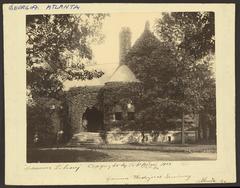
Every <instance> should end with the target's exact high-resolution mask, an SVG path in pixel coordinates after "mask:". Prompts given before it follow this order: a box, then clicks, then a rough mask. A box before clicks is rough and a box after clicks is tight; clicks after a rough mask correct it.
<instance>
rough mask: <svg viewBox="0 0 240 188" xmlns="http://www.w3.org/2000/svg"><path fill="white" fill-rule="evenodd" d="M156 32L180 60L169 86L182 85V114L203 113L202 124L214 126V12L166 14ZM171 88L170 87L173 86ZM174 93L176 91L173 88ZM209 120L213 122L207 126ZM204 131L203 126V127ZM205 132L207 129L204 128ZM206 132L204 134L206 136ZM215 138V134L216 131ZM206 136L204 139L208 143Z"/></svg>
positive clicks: (157, 23) (158, 23)
mask: <svg viewBox="0 0 240 188" xmlns="http://www.w3.org/2000/svg"><path fill="white" fill-rule="evenodd" d="M155 32H156V34H157V36H158V37H159V39H160V40H161V41H162V42H164V43H167V44H168V45H169V47H170V49H171V50H172V53H173V54H174V55H175V56H176V58H177V64H176V69H178V71H177V72H176V73H177V74H176V78H175V80H172V81H171V82H170V83H172V85H175V86H176V85H181V90H182V91H181V93H182V97H183V98H182V99H181V98H179V95H175V96H176V98H177V99H178V100H177V101H178V102H177V103H178V104H181V105H182V106H183V107H184V108H183V112H184V111H186V112H193V113H200V115H201V116H200V117H201V120H200V122H201V124H200V125H202V126H205V125H206V124H213V126H214V124H215V123H216V122H215V117H216V99H215V98H216V96H215V95H216V94H215V78H214V75H213V72H212V66H213V65H212V62H213V60H214V53H215V40H214V36H215V31H214V13H213V12H204V13H200V12H190V13H186V12H184V13H181V12H178V13H177V12H175V13H170V14H169V13H165V14H163V17H162V18H161V19H159V20H158V21H157V22H156V26H155ZM170 85H171V84H170ZM172 90H174V89H173V88H172ZM206 117H210V118H208V119H209V120H211V122H210V123H209V122H208V123H207V122H206ZM200 127H201V126H200ZM204 129H205V130H206V127H205V128H204ZM205 130H204V132H206V131H205ZM212 130H213V131H215V133H213V134H212V135H215V134H216V130H215V129H212ZM206 138H207V137H206V134H205V135H204V139H206Z"/></svg>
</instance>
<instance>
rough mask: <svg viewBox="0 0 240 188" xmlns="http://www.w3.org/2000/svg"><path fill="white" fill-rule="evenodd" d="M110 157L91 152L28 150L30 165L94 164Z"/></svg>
mask: <svg viewBox="0 0 240 188" xmlns="http://www.w3.org/2000/svg"><path fill="white" fill-rule="evenodd" d="M107 157H109V156H108V155H107V154H104V153H101V152H97V151H90V150H84V151H81V150H64V149H54V150H52V149H46V150H39V149H28V151H27V162H28V163H36V162H41V163H53V162H55V163H59V162H90V161H91V162H93V161H99V160H103V159H104V158H107Z"/></svg>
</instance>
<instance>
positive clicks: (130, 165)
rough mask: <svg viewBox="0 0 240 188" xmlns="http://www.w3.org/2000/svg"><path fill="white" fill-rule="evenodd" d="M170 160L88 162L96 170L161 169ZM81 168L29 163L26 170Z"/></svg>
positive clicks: (79, 165)
mask: <svg viewBox="0 0 240 188" xmlns="http://www.w3.org/2000/svg"><path fill="white" fill-rule="evenodd" d="M171 165H172V163H170V162H162V163H154V162H137V163H124V162H122V163H110V164H95V163H91V164H88V165H87V167H88V168H90V169H96V170H110V169H113V168H123V169H126V168H143V169H153V170H159V169H160V168H161V167H167V166H171ZM80 168H81V164H77V165H72V164H56V165H46V166H44V165H41V166H38V165H34V164H33V165H32V164H27V165H26V166H25V170H68V171H72V172H78V171H79V170H80Z"/></svg>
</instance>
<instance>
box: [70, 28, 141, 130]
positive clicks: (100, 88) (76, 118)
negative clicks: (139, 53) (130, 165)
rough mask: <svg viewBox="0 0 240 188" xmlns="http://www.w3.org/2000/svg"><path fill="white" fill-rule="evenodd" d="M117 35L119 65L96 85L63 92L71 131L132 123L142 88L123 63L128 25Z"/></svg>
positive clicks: (129, 38)
mask: <svg viewBox="0 0 240 188" xmlns="http://www.w3.org/2000/svg"><path fill="white" fill-rule="evenodd" d="M119 38H120V59H119V63H118V64H119V65H118V66H117V67H116V69H115V70H114V71H113V72H112V73H111V75H110V76H109V79H108V80H106V81H103V82H102V83H101V84H99V85H85V86H80V87H72V88H70V89H69V91H68V92H67V103H68V108H69V113H68V114H69V117H70V122H71V123H70V124H71V126H72V130H73V133H78V132H81V131H89V132H96V131H101V130H111V129H113V128H120V127H121V128H122V127H123V126H125V125H128V124H133V123H134V120H135V116H136V112H137V109H136V106H135V104H137V101H136V100H137V96H139V94H141V89H142V87H141V82H140V81H139V80H138V79H137V78H136V77H135V75H134V73H133V72H132V71H131V70H130V69H129V67H128V66H127V65H126V64H125V62H124V57H125V56H126V54H127V52H128V51H129V50H130V48H131V32H130V30H129V28H123V29H122V31H121V33H120V36H119Z"/></svg>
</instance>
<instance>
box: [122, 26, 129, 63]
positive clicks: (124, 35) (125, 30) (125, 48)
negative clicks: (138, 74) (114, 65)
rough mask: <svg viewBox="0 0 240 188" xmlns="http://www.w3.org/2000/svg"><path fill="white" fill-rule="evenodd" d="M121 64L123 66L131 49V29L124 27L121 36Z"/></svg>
mask: <svg viewBox="0 0 240 188" xmlns="http://www.w3.org/2000/svg"><path fill="white" fill-rule="evenodd" d="M119 44H120V46H119V49H120V51H119V63H120V65H123V64H124V63H125V62H124V61H125V56H126V54H127V53H128V51H129V50H130V48H131V31H130V28H129V27H123V28H122V30H121V32H120V34H119Z"/></svg>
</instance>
